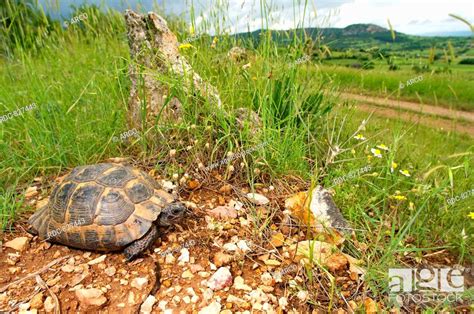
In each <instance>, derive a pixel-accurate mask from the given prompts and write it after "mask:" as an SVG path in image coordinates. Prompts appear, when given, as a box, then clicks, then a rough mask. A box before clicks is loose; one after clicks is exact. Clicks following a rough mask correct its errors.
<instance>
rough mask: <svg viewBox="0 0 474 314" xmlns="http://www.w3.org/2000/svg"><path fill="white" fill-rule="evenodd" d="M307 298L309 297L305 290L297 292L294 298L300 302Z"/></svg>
mask: <svg viewBox="0 0 474 314" xmlns="http://www.w3.org/2000/svg"><path fill="white" fill-rule="evenodd" d="M308 296H309V293H308V291H305V290H301V291H298V294H297V295H296V297H297V298H298V299H300V301H301V302H306V300H307V299H308Z"/></svg>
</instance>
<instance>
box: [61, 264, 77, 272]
mask: <svg viewBox="0 0 474 314" xmlns="http://www.w3.org/2000/svg"><path fill="white" fill-rule="evenodd" d="M61 271H63V272H65V273H72V272H73V271H74V266H72V265H70V264H66V265H64V266H62V267H61Z"/></svg>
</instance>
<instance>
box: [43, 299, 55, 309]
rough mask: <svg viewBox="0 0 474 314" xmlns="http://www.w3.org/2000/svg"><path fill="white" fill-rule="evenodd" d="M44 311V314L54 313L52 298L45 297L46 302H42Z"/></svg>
mask: <svg viewBox="0 0 474 314" xmlns="http://www.w3.org/2000/svg"><path fill="white" fill-rule="evenodd" d="M43 306H44V310H45V312H46V313H48V312H53V311H54V308H55V307H56V304H55V303H54V301H53V298H51V297H50V296H47V297H46V300H44V305H43Z"/></svg>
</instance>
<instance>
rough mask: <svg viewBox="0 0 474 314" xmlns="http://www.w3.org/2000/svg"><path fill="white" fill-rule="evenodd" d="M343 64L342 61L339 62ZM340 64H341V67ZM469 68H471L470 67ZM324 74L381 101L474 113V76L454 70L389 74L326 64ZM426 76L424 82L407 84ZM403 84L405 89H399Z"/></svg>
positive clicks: (381, 69)
mask: <svg viewBox="0 0 474 314" xmlns="http://www.w3.org/2000/svg"><path fill="white" fill-rule="evenodd" d="M337 61H339V60H337ZM337 64H338V63H337ZM467 67H469V66H467ZM320 70H321V71H322V72H323V73H325V74H326V75H327V76H328V79H330V80H331V81H332V82H333V83H334V84H337V85H338V86H340V87H341V89H345V90H349V91H353V92H354V91H357V92H362V93H364V94H369V95H374V96H377V97H389V98H394V99H403V100H408V101H414V102H421V103H424V104H429V105H435V106H441V107H447V108H452V109H457V110H466V111H474V89H473V88H472V87H473V86H474V74H473V73H474V72H473V71H472V70H470V71H468V70H464V71H460V70H458V69H454V70H453V71H452V73H437V74H432V73H429V72H428V73H419V74H416V73H415V72H413V71H412V70H411V69H408V68H405V69H403V68H402V69H401V70H398V71H388V70H387V66H386V64H385V65H383V66H376V67H375V69H372V70H360V69H352V68H346V67H341V66H337V65H336V66H330V65H326V64H323V65H322V66H321V67H320ZM419 75H422V76H423V80H421V81H420V82H417V83H414V84H411V85H408V84H407V81H408V80H410V79H413V78H416V77H418V76H419ZM400 83H402V84H404V85H405V87H404V88H402V89H401V88H399V86H400Z"/></svg>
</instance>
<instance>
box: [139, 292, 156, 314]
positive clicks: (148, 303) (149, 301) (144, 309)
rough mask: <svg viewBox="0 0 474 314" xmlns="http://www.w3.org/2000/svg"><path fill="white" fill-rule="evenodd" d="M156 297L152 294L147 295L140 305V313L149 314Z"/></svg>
mask: <svg viewBox="0 0 474 314" xmlns="http://www.w3.org/2000/svg"><path fill="white" fill-rule="evenodd" d="M156 301H157V300H156V298H155V297H154V296H153V295H151V294H150V295H149V296H148V297H147V298H146V300H145V302H143V303H142V305H141V306H140V313H143V314H149V313H151V311H152V310H153V305H155V303H156Z"/></svg>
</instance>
